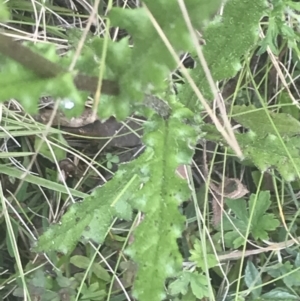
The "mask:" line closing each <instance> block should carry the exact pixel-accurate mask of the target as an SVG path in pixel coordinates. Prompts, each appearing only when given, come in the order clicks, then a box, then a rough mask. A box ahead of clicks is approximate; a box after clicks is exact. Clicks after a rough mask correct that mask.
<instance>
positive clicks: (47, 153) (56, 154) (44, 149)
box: [34, 133, 67, 162]
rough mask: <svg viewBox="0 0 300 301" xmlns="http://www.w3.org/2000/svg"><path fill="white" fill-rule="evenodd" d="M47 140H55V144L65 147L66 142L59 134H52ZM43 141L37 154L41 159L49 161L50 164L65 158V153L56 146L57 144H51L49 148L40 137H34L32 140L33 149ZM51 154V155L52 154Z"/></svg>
mask: <svg viewBox="0 0 300 301" xmlns="http://www.w3.org/2000/svg"><path fill="white" fill-rule="evenodd" d="M47 139H50V140H53V139H54V140H56V143H57V142H61V143H62V144H63V145H67V142H66V140H65V138H64V137H63V135H62V134H61V133H57V134H52V135H51V136H50V135H49V136H48V137H47ZM42 141H43V143H42V146H41V147H40V148H39V154H40V155H42V156H43V157H45V158H47V159H49V160H50V161H52V162H55V160H57V161H60V160H63V159H65V158H66V156H67V153H66V151H65V150H64V149H63V148H62V147H59V146H57V144H56V143H55V144H53V143H51V144H50V145H51V148H52V150H50V147H49V146H48V144H47V143H46V142H45V138H44V139H42V138H40V137H35V140H34V148H35V149H37V148H38V147H39V146H40V143H41V142H42ZM52 153H53V154H52Z"/></svg>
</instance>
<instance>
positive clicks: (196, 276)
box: [190, 272, 210, 300]
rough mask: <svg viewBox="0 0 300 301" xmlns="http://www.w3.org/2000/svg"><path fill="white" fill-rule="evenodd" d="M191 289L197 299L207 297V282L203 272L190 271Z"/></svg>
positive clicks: (208, 294)
mask: <svg viewBox="0 0 300 301" xmlns="http://www.w3.org/2000/svg"><path fill="white" fill-rule="evenodd" d="M190 281H191V289H192V291H193V294H194V295H195V296H196V297H197V298H198V299H200V300H201V299H203V298H204V297H209V296H210V292H209V287H208V283H207V277H206V276H205V275H203V274H200V273H197V272H193V273H191V280H190Z"/></svg>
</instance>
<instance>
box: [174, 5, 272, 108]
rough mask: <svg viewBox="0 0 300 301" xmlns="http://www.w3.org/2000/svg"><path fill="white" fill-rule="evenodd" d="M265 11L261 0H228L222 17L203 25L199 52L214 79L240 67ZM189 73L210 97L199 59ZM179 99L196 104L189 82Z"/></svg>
mask: <svg viewBox="0 0 300 301" xmlns="http://www.w3.org/2000/svg"><path fill="white" fill-rule="evenodd" d="M241 12H247V13H244V14H243V18H241V16H240V14H241ZM266 12H267V3H266V1H265V0H245V1H240V0H228V1H226V3H225V6H224V11H223V14H222V17H219V18H217V19H216V20H214V22H211V23H210V24H209V25H207V26H206V27H205V28H204V30H203V39H204V40H205V45H204V46H203V54H204V57H205V59H206V62H207V65H208V68H209V70H210V72H211V75H212V77H213V79H214V80H215V81H220V80H223V79H226V78H231V77H233V76H235V75H236V74H237V72H238V71H239V70H240V68H241V57H243V56H244V55H245V54H246V53H247V52H248V51H249V50H250V49H251V48H252V47H253V46H254V45H255V44H256V41H257V40H258V29H259V21H260V19H261V18H262V17H263V16H264V15H265V14H266ZM236 41H239V43H236ZM216 58H218V59H217V60H216ZM191 75H192V76H193V79H194V81H195V83H196V84H197V86H198V87H199V88H200V90H201V92H202V93H203V94H204V97H205V98H206V99H208V100H212V98H213V95H212V92H211V90H210V86H209V84H208V82H207V79H206V72H205V71H204V69H203V68H202V67H201V63H200V62H197V68H195V69H194V70H193V71H192V72H191ZM180 99H181V101H182V103H185V104H186V105H187V106H188V107H190V108H193V109H194V108H195V107H199V105H198V103H199V101H198V99H197V97H196V96H195V94H194V91H193V89H192V88H191V87H190V85H185V87H183V89H182V91H181V93H180Z"/></svg>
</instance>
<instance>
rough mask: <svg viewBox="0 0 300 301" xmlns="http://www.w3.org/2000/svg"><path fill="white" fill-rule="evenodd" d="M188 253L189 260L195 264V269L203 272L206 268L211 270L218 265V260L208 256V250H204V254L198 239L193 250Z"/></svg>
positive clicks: (212, 255) (213, 256)
mask: <svg viewBox="0 0 300 301" xmlns="http://www.w3.org/2000/svg"><path fill="white" fill-rule="evenodd" d="M209 251H210V250H209ZM190 253H191V256H190V258H189V260H191V261H194V262H196V264H197V267H199V268H201V269H202V270H203V271H204V270H205V269H206V266H207V267H208V268H212V267H214V266H216V265H217V264H218V260H217V259H216V256H215V255H214V254H209V253H208V250H205V253H204V251H203V248H202V245H201V242H200V241H199V240H198V239H197V240H196V241H195V243H194V250H190Z"/></svg>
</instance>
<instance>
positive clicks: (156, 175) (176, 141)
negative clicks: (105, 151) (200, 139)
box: [127, 108, 197, 301]
mask: <svg viewBox="0 0 300 301" xmlns="http://www.w3.org/2000/svg"><path fill="white" fill-rule="evenodd" d="M191 116H192V114H191V112H190V111H187V110H185V109H183V108H178V109H175V110H174V112H173V114H172V115H171V116H170V118H169V119H168V120H164V119H162V118H160V117H159V116H155V117H154V118H153V120H151V121H149V122H147V125H146V127H145V134H144V142H145V144H146V145H147V150H146V151H145V157H144V159H145V158H148V159H146V160H145V161H144V164H143V165H142V166H141V169H142V170H143V173H144V175H145V177H147V176H148V177H149V180H148V181H147V182H145V184H144V186H143V188H142V189H141V190H140V191H139V192H138V193H137V194H136V195H135V197H134V198H133V199H132V200H131V202H130V203H131V204H132V206H133V207H135V208H137V209H138V210H141V211H142V212H144V214H145V217H144V220H143V221H142V223H141V224H140V225H139V226H138V228H137V229H136V230H135V232H134V242H133V244H132V245H131V246H130V247H129V248H128V249H127V253H128V254H129V255H130V256H131V257H132V258H133V260H134V261H135V262H136V263H137V264H138V272H137V275H136V279H135V284H134V295H135V297H136V298H137V299H139V300H141V301H143V300H161V299H163V298H164V293H163V285H164V281H165V279H166V278H167V277H172V276H175V274H176V272H177V271H178V270H179V269H180V267H181V260H182V259H181V255H180V252H179V250H178V246H177V241H176V240H177V238H179V237H180V236H181V232H182V230H183V222H184V217H183V216H182V215H181V214H180V212H179V210H178V205H179V204H180V203H181V202H183V201H185V200H187V199H188V197H189V195H190V190H189V187H188V185H187V182H186V181H184V180H182V179H181V178H179V177H178V176H177V175H176V174H175V172H176V168H177V167H178V166H179V165H181V164H190V162H191V159H192V155H193V152H194V151H193V149H192V148H191V147H189V145H193V144H195V142H196V138H197V135H196V131H195V130H194V128H193V127H192V126H190V125H187V124H186V123H185V122H184V121H185V120H189V119H190V118H191ZM146 279H147V280H146ZM145 280H146V281H145Z"/></svg>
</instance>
